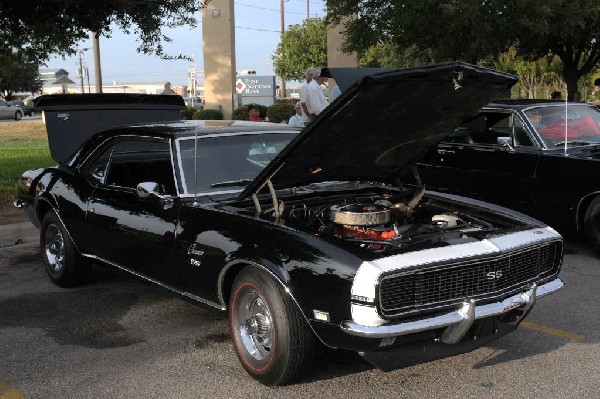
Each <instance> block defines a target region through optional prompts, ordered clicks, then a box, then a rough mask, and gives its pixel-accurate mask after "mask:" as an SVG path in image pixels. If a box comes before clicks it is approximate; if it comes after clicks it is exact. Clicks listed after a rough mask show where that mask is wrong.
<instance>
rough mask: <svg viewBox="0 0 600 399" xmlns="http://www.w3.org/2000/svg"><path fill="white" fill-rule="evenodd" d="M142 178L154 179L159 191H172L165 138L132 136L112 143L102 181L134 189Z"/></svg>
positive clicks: (169, 155)
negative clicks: (107, 166) (106, 174)
mask: <svg viewBox="0 0 600 399" xmlns="http://www.w3.org/2000/svg"><path fill="white" fill-rule="evenodd" d="M142 182H156V183H158V184H159V186H160V188H161V191H162V194H173V195H174V194H176V190H175V181H174V178H173V168H172V166H171V149H170V146H169V143H167V142H166V141H152V140H133V139H132V140H123V141H119V142H117V143H116V144H115V146H114V150H113V152H112V156H111V161H110V167H109V169H108V176H107V179H106V184H108V185H110V186H117V187H126V188H132V189H135V188H136V187H137V185H138V184H139V183H142Z"/></svg>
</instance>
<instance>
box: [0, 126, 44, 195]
mask: <svg viewBox="0 0 600 399" xmlns="http://www.w3.org/2000/svg"><path fill="white" fill-rule="evenodd" d="M55 164H56V162H54V161H53V160H52V158H50V150H49V149H48V138H47V136H46V128H45V127H44V125H43V124H42V123H41V122H23V121H19V122H5V123H0V198H5V199H6V198H14V197H15V196H16V194H17V180H18V178H19V176H21V174H22V173H23V172H24V171H26V170H29V169H35V168H40V167H45V166H51V165H55Z"/></svg>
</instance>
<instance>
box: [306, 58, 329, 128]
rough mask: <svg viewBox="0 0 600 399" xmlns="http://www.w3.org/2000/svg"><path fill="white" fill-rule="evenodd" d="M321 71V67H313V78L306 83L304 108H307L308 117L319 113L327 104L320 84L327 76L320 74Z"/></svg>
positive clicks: (311, 117)
mask: <svg viewBox="0 0 600 399" xmlns="http://www.w3.org/2000/svg"><path fill="white" fill-rule="evenodd" d="M321 71H322V69H321V68H315V69H314V71H313V78H312V80H311V81H310V83H309V84H308V91H307V96H306V108H308V116H309V118H310V119H313V118H314V117H315V116H317V115H319V114H320V113H321V111H323V110H324V109H325V107H327V106H328V105H329V103H328V102H327V100H326V99H325V94H323V90H321V85H322V84H323V83H325V82H326V81H327V77H325V76H321Z"/></svg>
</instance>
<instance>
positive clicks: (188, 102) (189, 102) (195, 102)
mask: <svg viewBox="0 0 600 399" xmlns="http://www.w3.org/2000/svg"><path fill="white" fill-rule="evenodd" d="M183 101H184V102H185V105H188V106H190V107H194V108H196V109H204V104H203V103H202V100H198V99H192V98H184V99H183Z"/></svg>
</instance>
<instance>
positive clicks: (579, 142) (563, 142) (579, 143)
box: [554, 140, 593, 147]
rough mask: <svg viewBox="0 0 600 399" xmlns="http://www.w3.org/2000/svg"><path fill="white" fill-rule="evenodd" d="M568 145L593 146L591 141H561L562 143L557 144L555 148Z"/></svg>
mask: <svg viewBox="0 0 600 399" xmlns="http://www.w3.org/2000/svg"><path fill="white" fill-rule="evenodd" d="M565 143H566V144H575V145H587V144H593V143H592V142H591V141H586V140H568V141H561V142H560V143H556V144H554V146H555V147H560V146H563V145H565Z"/></svg>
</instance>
